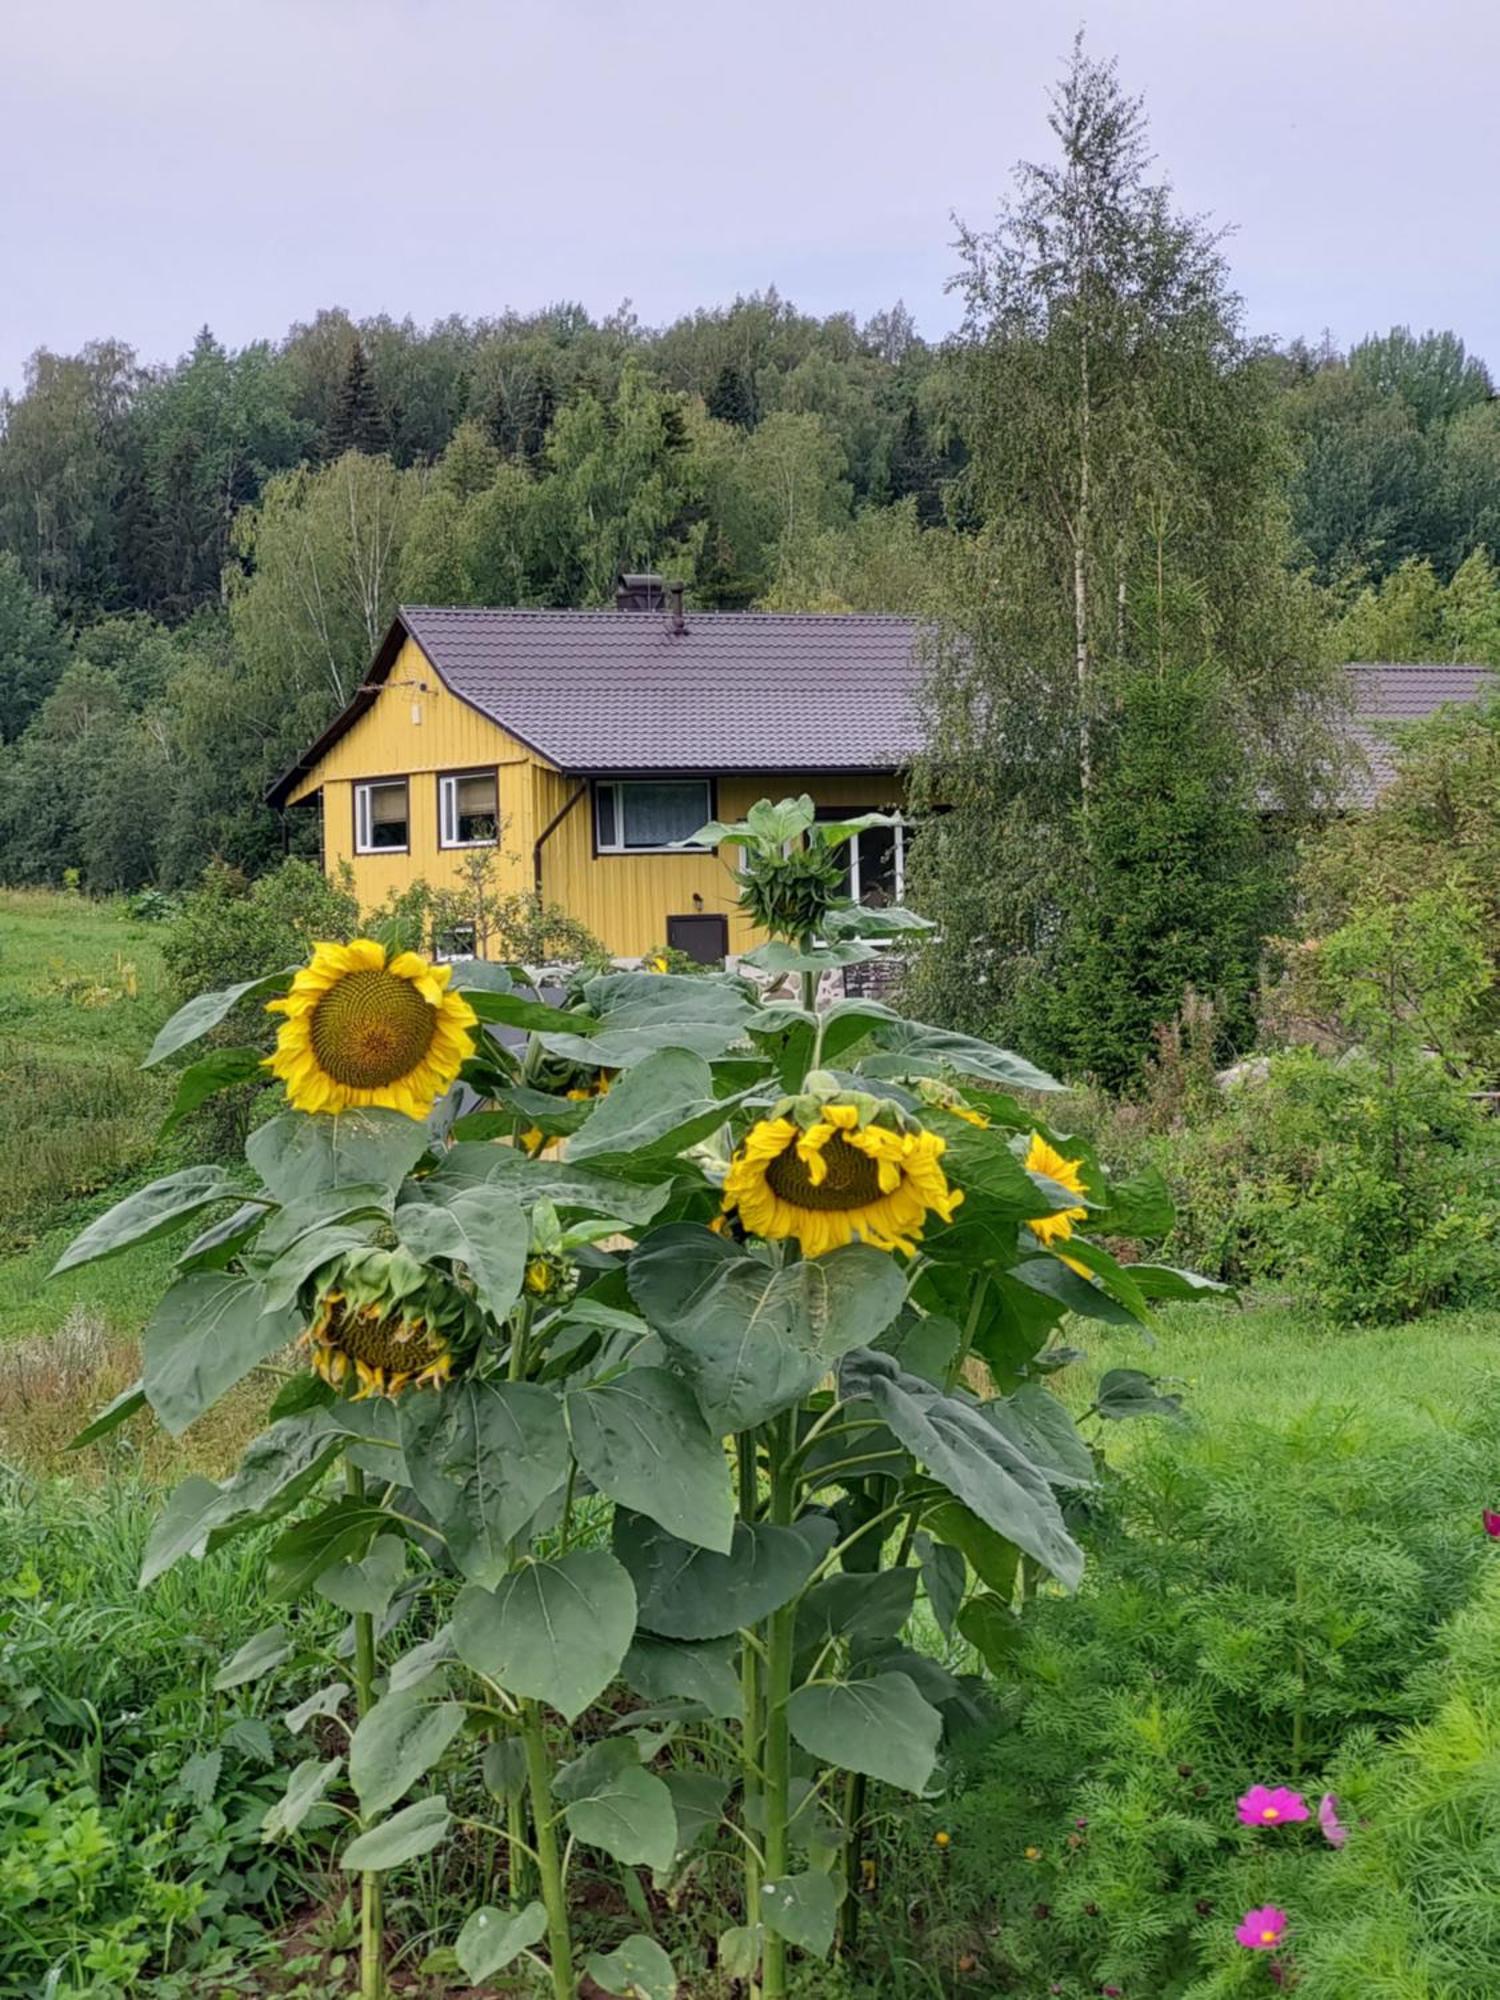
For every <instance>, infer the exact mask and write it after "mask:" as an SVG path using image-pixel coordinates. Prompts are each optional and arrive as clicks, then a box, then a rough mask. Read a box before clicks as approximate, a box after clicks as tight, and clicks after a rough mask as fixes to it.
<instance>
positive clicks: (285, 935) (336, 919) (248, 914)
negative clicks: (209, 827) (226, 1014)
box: [162, 860, 359, 1001]
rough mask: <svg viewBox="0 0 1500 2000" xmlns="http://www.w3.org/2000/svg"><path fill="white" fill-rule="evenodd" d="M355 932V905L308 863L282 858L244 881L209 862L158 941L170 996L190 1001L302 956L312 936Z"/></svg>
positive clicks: (340, 937) (342, 937) (276, 969)
mask: <svg viewBox="0 0 1500 2000" xmlns="http://www.w3.org/2000/svg"><path fill="white" fill-rule="evenodd" d="M358 930H359V904H358V903H357V901H356V900H355V898H354V896H353V895H352V894H351V893H350V891H349V890H348V889H347V888H346V887H344V886H342V885H335V884H334V883H331V882H330V881H329V880H328V879H327V877H326V876H325V875H324V874H323V871H322V870H321V869H320V868H317V867H315V866H314V865H313V864H312V862H310V861H297V860H290V861H283V862H282V864H281V866H280V867H279V868H275V869H273V870H272V871H271V873H270V874H268V875H262V876H260V877H259V878H258V879H257V880H256V881H254V882H249V881H247V880H246V878H245V877H244V876H243V875H242V874H240V872H239V870H238V869H236V868H226V867H225V866H224V864H223V863H222V862H214V863H213V864H212V865H211V866H210V867H208V868H206V869H205V870H204V872H203V880H202V883H201V884H200V886H199V887H198V888H197V889H195V890H193V891H192V893H191V894H190V895H187V896H185V897H184V898H183V899H182V907H181V910H180V911H179V913H178V915H177V917H176V918H175V920H174V921H173V923H172V927H171V930H170V931H169V932H168V934H167V936H166V938H165V940H164V941H163V944H162V956H163V958H164V959H165V960H166V964H167V971H168V974H169V975H170V977H171V981H172V985H173V988H174V990H175V995H176V998H177V999H178V1000H179V1001H182V1000H188V999H191V998H192V996H193V995H194V994H195V993H203V992H206V991H209V990H210V989H212V988H214V987H220V986H230V985H233V984H234V983H235V982H236V981H238V980H241V979H255V978H258V977H260V976H261V975H262V974H264V973H268V972H279V971H280V970H281V968H282V967H283V966H286V965H294V964H296V963H297V961H298V960H299V959H303V958H306V956H307V955H308V952H309V950H310V949H311V947H312V946H313V944H314V943H316V942H317V940H318V939H320V938H335V939H338V940H341V941H342V940H346V939H348V938H351V937H354V936H355V935H357V933H358Z"/></svg>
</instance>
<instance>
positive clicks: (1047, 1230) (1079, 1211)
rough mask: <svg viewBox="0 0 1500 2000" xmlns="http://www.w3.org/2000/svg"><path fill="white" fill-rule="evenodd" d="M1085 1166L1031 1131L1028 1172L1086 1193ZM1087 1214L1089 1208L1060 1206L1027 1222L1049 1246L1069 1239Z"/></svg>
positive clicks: (1080, 1192) (1034, 1234)
mask: <svg viewBox="0 0 1500 2000" xmlns="http://www.w3.org/2000/svg"><path fill="white" fill-rule="evenodd" d="M1082 1168H1083V1161H1082V1160H1065V1159H1064V1158H1063V1156H1062V1154H1061V1153H1060V1152H1058V1150H1057V1148H1056V1147H1055V1146H1051V1145H1049V1144H1048V1143H1047V1141H1046V1140H1045V1139H1044V1138H1043V1137H1042V1135H1041V1133H1040V1132H1033V1133H1032V1135H1031V1144H1030V1145H1029V1146H1028V1147H1027V1149H1026V1171H1027V1173H1029V1174H1043V1175H1045V1176H1046V1178H1047V1179H1048V1180H1049V1181H1056V1182H1057V1184H1058V1186H1059V1187H1065V1188H1066V1189H1067V1190H1068V1192H1069V1193H1070V1194H1083V1193H1084V1192H1085V1191H1086V1190H1085V1188H1084V1185H1083V1178H1082ZM1087 1216H1088V1210H1087V1209H1086V1208H1060V1209H1058V1210H1056V1211H1055V1212H1054V1213H1053V1214H1051V1215H1037V1216H1033V1217H1032V1218H1031V1220H1030V1221H1029V1222H1028V1223H1027V1225H1026V1226H1027V1228H1028V1229H1029V1230H1030V1231H1031V1233H1032V1235H1033V1236H1034V1237H1035V1238H1036V1239H1037V1241H1038V1242H1039V1243H1040V1244H1041V1245H1042V1246H1043V1247H1044V1248H1045V1249H1048V1250H1050V1249H1051V1247H1052V1245H1053V1244H1054V1243H1066V1242H1067V1240H1068V1238H1069V1237H1070V1236H1071V1235H1072V1234H1073V1224H1074V1223H1075V1222H1082V1221H1084V1220H1085V1219H1086V1218H1087Z"/></svg>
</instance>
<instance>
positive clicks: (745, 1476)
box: [735, 1430, 763, 2000]
mask: <svg viewBox="0 0 1500 2000" xmlns="http://www.w3.org/2000/svg"><path fill="white" fill-rule="evenodd" d="M756 1444H757V1434H756V1432H754V1431H753V1430H752V1431H742V1432H741V1433H740V1435H739V1437H738V1438H737V1439H736V1440H735V1451H736V1454H737V1457H738V1465H739V1503H740V1519H741V1520H742V1521H743V1522H744V1523H745V1525H746V1527H750V1526H752V1525H753V1524H754V1521H755V1517H756V1515H757V1514H758V1513H759V1511H760V1479H759V1472H758V1468H757V1464H756ZM761 1724H762V1718H761V1698H760V1654H759V1651H758V1650H757V1648H756V1647H754V1646H751V1645H746V1646H743V1647H742V1648H741V1650H740V1770H741V1785H742V1788H743V1799H744V1805H743V1813H744V1819H745V1825H746V1830H747V1832H748V1833H752V1834H753V1833H754V1832H755V1830H756V1827H755V1822H756V1821H757V1820H758V1819H760V1817H761V1810H760V1808H761V1770H760V1753H761ZM762 1831H763V1829H762ZM760 1922H761V1914H760V1854H759V1852H758V1851H757V1849H756V1847H755V1845H754V1842H753V1841H752V1840H748V1839H747V1841H746V1843H745V1926H746V1928H747V1929H748V1930H752V1931H754V1930H758V1929H759V1928H760ZM760 1990H761V1989H760V1981H759V1980H758V1979H756V1978H752V1979H751V1982H750V1995H751V2000H759V1996H760Z"/></svg>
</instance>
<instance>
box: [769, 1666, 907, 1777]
mask: <svg viewBox="0 0 1500 2000" xmlns="http://www.w3.org/2000/svg"><path fill="white" fill-rule="evenodd" d="M786 1716H787V1723H788V1725H789V1727H790V1729H791V1732H792V1735H793V1737H794V1739H795V1740H796V1741H797V1743H798V1744H800V1745H801V1747H802V1748H803V1749H804V1750H806V1751H807V1753H808V1754H809V1756H812V1757H816V1758H817V1759H818V1760H819V1762H820V1763H824V1764H834V1765H837V1767H838V1768H839V1769H840V1770H841V1771H857V1772H859V1773H860V1774H861V1775H862V1776H864V1777H866V1778H879V1779H881V1780H882V1781H883V1782H884V1783H885V1784H888V1785H899V1786H900V1788H901V1789H902V1790H903V1791H907V1792H917V1793H921V1792H924V1791H925V1790H926V1789H927V1784H928V1780H929V1779H930V1778H931V1776H932V1767H933V1765H934V1764H935V1763H936V1761H937V1749H938V1741H939V1739H940V1738H941V1736H942V1733H943V1718H942V1717H941V1716H940V1715H939V1714H938V1712H937V1710H936V1709H935V1708H933V1707H932V1706H931V1704H930V1703H929V1702H926V1701H924V1700H923V1699H922V1697H921V1695H919V1694H918V1693H917V1690H916V1687H915V1685H914V1684H913V1683H912V1681H911V1680H910V1679H909V1678H908V1677H907V1676H906V1675H905V1674H876V1675H875V1676H874V1677H873V1679H871V1680H866V1681H843V1682H838V1683H832V1684H830V1683H820V1682H815V1683H813V1684H811V1685H809V1686H807V1687H800V1688H798V1689H797V1691H796V1693H795V1694H794V1695H792V1697H791V1699H790V1700H789V1701H788V1703H787V1709H786Z"/></svg>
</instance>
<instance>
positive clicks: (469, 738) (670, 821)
mask: <svg viewBox="0 0 1500 2000" xmlns="http://www.w3.org/2000/svg"><path fill="white" fill-rule="evenodd" d="M917 629H918V628H917V626H916V624H915V622H914V621H913V620H911V619H907V618H894V617H866V616H819V615H816V614H799V615H783V614H780V613H771V612H749V611H746V612H739V611H737V612H722V611H720V612H711V611H691V610H690V611H685V610H684V608H683V603H682V593H681V590H680V588H675V587H674V588H670V589H669V588H667V587H666V586H664V585H663V584H662V582H661V580H660V579H659V578H657V577H648V576H630V577H622V578H621V580H620V590H619V592H618V595H617V599H616V609H614V610H613V611H512V610H489V609H468V608H439V607H432V606H418V605H410V606H403V607H402V609H401V610H400V612H399V613H398V615H397V617H396V619H395V621H394V623H393V624H392V626H391V629H390V631H389V633H388V634H387V635H386V638H385V640H384V642H383V643H382V645H381V647H380V650H379V652H378V653H377V654H376V656H375V659H374V661H373V663H372V665H371V668H370V671H369V673H368V675H367V676H366V678H365V681H364V684H363V685H362V686H361V688H360V689H359V691H358V693H357V694H356V695H355V697H354V699H353V701H351V702H350V704H349V706H348V707H347V708H346V709H345V710H344V712H343V713H342V714H341V715H339V716H338V717H337V718H336V719H335V720H334V721H333V723H331V724H330V726H329V727H328V729H326V730H325V731H324V733H323V735H322V736H321V737H320V738H319V739H318V741H317V742H316V743H315V744H314V745H313V746H312V748H311V749H310V750H309V751H308V752H307V754H306V756H305V757H303V758H302V759H301V760H300V761H299V762H298V763H297V764H296V765H295V766H294V768H293V769H292V770H291V771H289V772H287V774H286V775H285V776H284V777H283V778H281V779H280V780H279V781H278V783H277V785H276V786H275V787H274V789H273V790H272V792H271V794H270V802H271V803H272V804H273V805H275V806H279V807H301V808H307V809H319V810H320V811H321V816H322V844H323V865H324V867H325V868H326V869H328V870H329V871H330V872H331V871H333V870H335V869H337V868H338V867H339V866H340V864H341V863H344V862H348V863H349V864H350V866H351V867H352V869H353V871H354V881H355V886H356V889H357V892H358V894H359V897H360V901H361V903H362V904H364V905H365V906H366V907H370V906H374V905H377V904H379V903H382V902H384V901H385V899H386V898H387V896H389V895H390V893H391V892H392V891H393V890H400V889H403V888H405V887H407V886H408V885H409V884H410V883H412V882H414V881H416V880H418V879H422V880H425V881H426V882H428V883H429V884H431V885H432V886H433V887H454V886H457V884H458V882H459V881H460V879H461V878H460V869H461V868H462V866H463V864H464V863H465V860H466V858H467V857H470V856H472V854H473V853H474V851H475V850H479V849H486V848H488V849H492V850H494V851H495V855H496V883H495V885H496V887H497V888H498V889H499V890H500V891H501V892H502V893H504V892H509V891H513V890H525V891H534V892H536V893H537V894H539V895H540V896H541V897H542V899H544V900H545V901H547V902H550V903H556V904H559V905H560V906H561V907H562V908H563V909H564V910H566V911H567V913H568V914H569V915H570V916H572V917H575V918H577V919H579V920H580V921H581V922H583V923H584V924H586V925H587V926H588V928H589V929H590V930H591V931H593V932H594V934H595V935H596V936H597V937H599V938H600V939H601V940H602V941H603V943H604V944H605V946H606V947H607V949H608V950H609V951H610V952H612V953H614V954H615V955H617V956H619V957H622V958H637V957H640V956H641V955H643V954H644V953H646V952H648V951H649V950H651V949H652V948H653V947H654V946H658V945H663V944H669V945H673V946H675V947H677V948H678V949H680V950H683V951H686V952H688V953H690V954H691V955H692V956H693V957H696V958H699V959H702V960H704V961H712V960H718V959H722V958H724V957H725V956H726V955H729V954H734V953H738V952H741V951H744V950H746V949H748V948H749V947H750V946H751V945H753V944H755V943H757V942H758V941H759V938H758V935H757V933H756V932H755V931H754V930H753V929H752V928H751V926H749V925H748V924H747V923H745V921H744V920H743V919H742V918H741V917H740V916H739V914H738V912H737V910H736V908H735V884H734V878H733V874H732V872H731V871H732V867H733V857H734V853H735V850H733V849H725V850H724V851H723V854H722V856H721V855H720V854H719V853H718V852H716V851H714V850H713V849H706V848H696V849H695V848H691V847H690V848H688V849H686V850H684V849H683V848H682V847H681V846H680V845H679V843H680V842H683V841H689V840H691V837H692V836H693V835H694V834H695V833H696V832H697V831H698V829H699V828H700V827H701V826H703V825H704V824H705V823H706V822H707V821H708V820H710V819H725V820H733V819H739V818H741V817H742V816H743V815H744V813H745V811H746V809H747V808H748V807H749V806H751V805H753V804H754V802H755V801H756V800H757V799H759V798H764V797H770V798H783V797H786V796H788V795H792V794H797V793H801V792H807V793H809V794H810V795H811V796H812V798H813V800H814V802H815V803H816V804H817V805H818V806H819V807H820V808H822V809H823V810H824V811H825V812H827V814H828V815H829V816H830V817H835V818H843V817H845V816H846V815H847V814H849V813H850V812H853V811H861V810H869V809H872V808H890V807H892V806H896V805H899V803H900V800H901V797H902V784H901V779H900V775H899V773H900V771H901V769H902V767H903V766H904V765H905V764H906V763H907V762H908V761H909V759H910V758H911V756H912V755H913V753H914V752H915V750H916V748H917V745H918V736H919V730H918V717H917V698H916V697H917V684H918V679H919V673H918V667H917V663H916V658H915V651H916V644H917ZM904 842H905V834H904V829H903V828H901V827H899V826H898V827H893V828H882V829H879V830H874V831H871V832H869V833H866V834H864V835H862V836H861V838H860V841H859V842H858V844H857V849H856V851H855V852H854V853H853V854H852V856H851V864H850V873H851V882H850V888H851V890H852V892H853V893H854V894H855V895H856V896H857V897H858V898H859V899H860V900H862V901H866V902H871V903H878V902H890V901H894V900H897V899H899V897H900V895H901V891H902V876H903V868H904V859H905V846H904Z"/></svg>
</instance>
